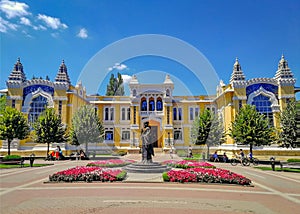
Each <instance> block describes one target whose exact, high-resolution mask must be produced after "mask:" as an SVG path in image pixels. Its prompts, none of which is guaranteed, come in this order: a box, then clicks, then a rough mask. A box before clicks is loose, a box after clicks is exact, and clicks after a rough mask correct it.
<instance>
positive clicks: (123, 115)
mask: <svg viewBox="0 0 300 214" xmlns="http://www.w3.org/2000/svg"><path fill="white" fill-rule="evenodd" d="M122 120H125V108H122Z"/></svg>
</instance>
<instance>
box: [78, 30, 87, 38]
mask: <svg viewBox="0 0 300 214" xmlns="http://www.w3.org/2000/svg"><path fill="white" fill-rule="evenodd" d="M77 37H79V38H82V39H86V38H88V32H87V30H86V29H85V28H81V29H80V31H79V33H78V34H77Z"/></svg>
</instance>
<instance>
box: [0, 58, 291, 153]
mask: <svg viewBox="0 0 300 214" xmlns="http://www.w3.org/2000/svg"><path fill="white" fill-rule="evenodd" d="M295 82H296V80H295V78H294V75H293V73H292V71H291V70H290V68H289V67H288V63H287V60H285V58H284V56H282V57H281V59H280V61H279V64H278V69H277V71H276V72H275V75H274V77H273V78H254V79H249V80H246V77H245V75H244V72H243V70H242V68H241V65H240V63H239V61H238V60H237V59H236V62H235V63H234V66H233V71H232V75H231V79H230V82H229V84H227V85H226V84H224V82H223V81H220V84H219V85H218V86H217V93H216V95H215V96H175V95H173V90H174V87H176V86H175V85H174V83H173V82H172V80H171V78H170V76H169V75H166V77H165V80H164V82H162V83H161V84H142V83H140V82H139V80H138V79H137V77H136V76H133V77H132V80H131V81H130V83H129V88H130V95H129V96H88V95H86V91H85V88H84V87H83V86H82V84H81V83H78V84H77V85H76V86H73V85H72V84H71V82H70V78H69V75H68V71H67V66H66V65H65V63H64V61H62V63H61V65H60V66H59V69H58V72H57V75H56V78H55V81H53V82H52V81H49V80H47V79H46V80H44V79H35V78H34V79H31V80H27V79H26V76H25V72H24V70H23V65H22V63H21V62H20V59H18V60H17V62H16V64H15V65H14V67H13V70H12V72H11V74H10V76H9V77H8V80H7V82H6V83H7V89H6V90H2V93H6V94H7V104H8V105H9V106H12V107H14V108H16V109H18V110H20V111H22V112H23V113H24V115H25V116H26V118H27V119H28V122H29V123H30V124H31V123H33V122H34V121H35V120H36V119H37V117H38V115H39V114H40V113H41V112H42V111H43V110H45V108H46V106H47V107H52V108H54V109H55V110H56V112H57V114H59V115H60V116H61V118H62V121H63V123H65V124H67V125H68V127H70V126H71V119H72V115H73V114H74V113H75V112H76V111H77V109H78V108H79V107H80V106H82V105H87V104H92V105H94V107H95V113H96V114H97V115H98V117H99V118H100V120H101V121H102V122H103V126H104V128H105V136H104V142H102V143H94V144H90V145H89V148H90V149H91V150H95V151H96V150H99V151H101V150H111V151H112V150H113V151H115V150H126V151H129V152H130V151H132V152H134V151H138V150H139V147H140V146H141V139H140V135H141V129H142V127H143V124H144V122H146V121H147V122H149V125H150V126H151V128H152V133H153V135H154V144H153V145H154V147H155V148H159V149H161V150H162V151H163V150H168V149H169V148H170V146H171V145H173V146H174V147H175V148H176V149H186V148H187V147H188V146H189V145H190V144H191V128H192V124H193V121H194V119H195V118H196V117H198V116H199V115H200V114H201V112H203V111H204V110H205V109H210V110H211V111H213V112H214V113H215V114H217V115H219V117H221V118H222V121H223V123H224V129H225V131H226V130H228V128H229V127H230V124H231V122H232V121H233V120H234V118H235V115H236V114H237V112H238V111H239V109H240V108H241V107H242V106H243V105H245V104H251V105H255V106H256V109H257V111H258V112H260V113H262V114H264V115H265V116H266V117H267V118H269V121H270V125H271V126H274V127H279V126H280V124H279V121H278V114H279V113H280V111H282V110H283V109H284V108H285V107H286V105H287V103H288V102H290V100H292V99H295V90H296V89H295ZM234 143H235V142H234V141H233V139H231V138H229V137H227V141H226V144H234ZM43 146H45V145H40V144H36V143H34V142H33V141H32V140H31V139H30V138H28V139H26V140H22V141H19V140H17V139H16V140H14V141H13V143H12V145H11V148H12V151H14V150H16V151H21V150H22V151H32V150H34V151H36V152H38V151H40V150H41V151H42V150H44V148H43ZM53 146H56V145H53ZM61 147H62V148H63V149H65V150H67V151H69V150H70V151H71V150H73V149H75V148H74V147H72V146H71V145H69V144H63V145H61ZM1 148H2V149H1V151H7V143H6V142H5V141H3V142H1Z"/></svg>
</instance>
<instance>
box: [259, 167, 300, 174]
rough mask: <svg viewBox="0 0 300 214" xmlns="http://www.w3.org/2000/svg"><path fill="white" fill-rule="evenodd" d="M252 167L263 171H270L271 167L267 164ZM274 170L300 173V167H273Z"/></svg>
mask: <svg viewBox="0 0 300 214" xmlns="http://www.w3.org/2000/svg"><path fill="white" fill-rule="evenodd" d="M254 168H256V169H261V170H263V171H271V170H272V168H271V167H268V166H255V167H254ZM275 171H283V172H295V173H300V169H291V168H283V169H281V167H275Z"/></svg>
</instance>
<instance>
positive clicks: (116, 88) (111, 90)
mask: <svg viewBox="0 0 300 214" xmlns="http://www.w3.org/2000/svg"><path fill="white" fill-rule="evenodd" d="M124 94H125V91H124V86H123V78H122V75H121V74H120V73H118V77H116V78H115V76H114V74H111V76H110V79H109V84H108V85H107V89H106V96H124Z"/></svg>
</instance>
